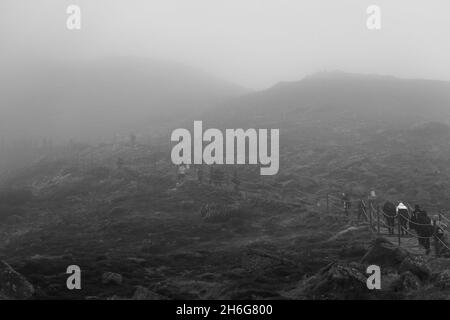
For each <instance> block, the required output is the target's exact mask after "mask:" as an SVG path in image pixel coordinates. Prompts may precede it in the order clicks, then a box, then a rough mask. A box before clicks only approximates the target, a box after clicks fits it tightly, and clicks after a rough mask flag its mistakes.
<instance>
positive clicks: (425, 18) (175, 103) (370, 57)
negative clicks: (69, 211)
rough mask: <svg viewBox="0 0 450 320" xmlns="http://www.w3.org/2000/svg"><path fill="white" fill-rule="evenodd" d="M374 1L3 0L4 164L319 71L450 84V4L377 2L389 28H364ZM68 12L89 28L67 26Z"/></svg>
mask: <svg viewBox="0 0 450 320" xmlns="http://www.w3.org/2000/svg"><path fill="white" fill-rule="evenodd" d="M372 4H374V3H372V2H371V1H370V2H369V1H360V0H342V1H332V0H318V1H299V0H277V1H275V0H246V1H238V0H227V1H222V0H220V1H219V0H189V1H185V0H164V1H149V0H141V1H138V0H126V1H125V0H120V1H113V0H96V1H92V0H71V1H66V0H34V1H29V0H2V1H1V2H0V68H1V73H0V113H1V114H0V135H1V139H2V140H1V141H2V142H1V146H0V147H1V148H2V154H3V155H4V156H3V160H2V161H3V162H4V161H5V157H6V156H5V155H7V156H8V157H9V158H10V161H9V162H11V163H14V164H18V163H20V162H21V161H22V160H25V159H27V158H28V156H26V155H25V154H30V155H33V154H34V151H32V150H31V149H33V148H37V149H39V148H40V149H42V148H43V150H47V149H48V148H49V146H50V145H51V144H52V142H55V141H56V142H57V141H59V142H61V141H63V142H64V143H67V142H68V141H70V140H75V141H82V142H88V143H91V142H98V141H107V140H112V139H115V137H117V136H120V135H121V136H124V135H125V136H126V135H128V134H129V133H130V132H135V133H137V134H138V135H139V134H141V133H142V134H147V135H151V133H152V132H153V131H154V130H156V129H161V128H162V129H164V128H167V127H170V126H171V124H172V123H176V121H177V120H180V119H193V118H194V117H195V115H197V114H200V112H202V111H204V110H205V109H207V108H211V107H214V106H221V104H222V103H224V101H227V100H228V99H232V98H236V97H239V96H242V95H245V94H247V93H250V92H253V91H257V90H263V89H266V88H270V87H272V86H274V85H276V84H277V83H279V82H283V81H298V80H301V79H302V78H304V77H305V76H308V75H311V74H314V73H316V72H321V71H332V70H344V71H346V72H354V73H364V74H368V73H369V74H370V73H376V74H386V75H394V76H397V77H401V78H422V79H440V80H450V64H449V62H448V55H449V47H450V44H449V41H448V38H449V30H450V28H449V27H448V10H449V9H450V4H449V3H448V1H444V0H431V1H426V2H425V1H421V0H413V1H411V0H398V1H395V2H394V1H387V0H379V1H377V2H376V4H377V5H378V6H380V8H381V30H369V29H368V28H367V27H366V20H367V17H368V14H367V13H366V9H367V7H368V6H369V5H372ZM69 5H78V6H79V7H80V8H81V30H68V29H67V27H66V20H67V18H68V14H67V13H66V9H67V7H68V6H69ZM276 107H277V106H273V108H276ZM152 130H153V131H152ZM11 145H12V147H11ZM40 149H39V150H40ZM17 154H19V157H17ZM18 159H20V160H21V161H18Z"/></svg>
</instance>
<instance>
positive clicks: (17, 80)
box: [0, 57, 248, 141]
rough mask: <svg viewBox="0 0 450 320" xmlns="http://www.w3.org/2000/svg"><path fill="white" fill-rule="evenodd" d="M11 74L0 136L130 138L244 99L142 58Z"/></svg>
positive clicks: (212, 80) (5, 80)
mask: <svg viewBox="0 0 450 320" xmlns="http://www.w3.org/2000/svg"><path fill="white" fill-rule="evenodd" d="M15 67H16V66H10V67H9V68H6V70H7V71H6V72H5V73H3V75H2V76H1V77H0V83H1V86H0V88H1V89H0V92H1V98H0V103H1V105H0V108H1V110H2V120H1V122H2V123H1V127H2V132H3V134H4V135H5V136H18V135H22V136H34V137H35V136H43V137H46V136H53V137H60V138H61V137H64V138H66V139H70V138H75V139H92V140H94V141H95V140H97V139H107V138H110V137H112V136H113V135H114V134H117V133H127V132H130V131H133V130H136V131H142V132H145V131H152V130H153V129H154V128H155V127H163V126H164V125H166V124H167V123H170V121H173V120H177V121H178V120H179V119H180V118H183V117H184V116H186V114H191V113H196V112H200V111H201V110H204V109H206V108H211V107H212V106H213V105H215V104H217V103H219V102H222V101H224V100H226V99H228V98H230V97H234V96H237V95H240V94H243V93H246V92H248V90H247V89H244V88H242V87H240V86H238V85H234V84H232V83H229V82H227V81H224V80H221V79H218V78H216V77H213V76H211V75H209V74H207V73H204V72H202V71H198V70H195V69H193V68H189V67H186V66H183V65H180V64H175V63H171V62H161V61H153V60H150V59H143V58H125V57H123V58H107V59H101V60H100V59H96V60H89V61H83V60H70V61H64V62H62V61H61V62H54V61H53V62H51V63H50V62H45V61H43V62H41V61H40V62H39V63H33V62H28V63H26V64H24V65H23V66H21V67H19V68H15ZM8 71H9V72H8ZM18 131H20V132H18ZM55 140H57V139H55Z"/></svg>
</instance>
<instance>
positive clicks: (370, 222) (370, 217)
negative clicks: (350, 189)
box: [369, 209, 373, 230]
mask: <svg viewBox="0 0 450 320" xmlns="http://www.w3.org/2000/svg"><path fill="white" fill-rule="evenodd" d="M369 224H370V229H371V230H373V228H372V209H370V210H369Z"/></svg>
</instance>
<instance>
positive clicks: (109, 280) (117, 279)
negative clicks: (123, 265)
mask: <svg viewBox="0 0 450 320" xmlns="http://www.w3.org/2000/svg"><path fill="white" fill-rule="evenodd" d="M122 281H123V278H122V275H120V274H118V273H114V272H105V273H104V274H103V275H102V283H103V284H114V285H121V284H122Z"/></svg>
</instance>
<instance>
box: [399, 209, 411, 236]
mask: <svg viewBox="0 0 450 320" xmlns="http://www.w3.org/2000/svg"><path fill="white" fill-rule="evenodd" d="M396 214H397V217H398V223H399V224H400V234H401V235H402V236H403V235H406V234H407V230H408V220H409V211H408V207H407V206H405V205H404V204H403V202H400V203H399V204H398V206H397V208H396Z"/></svg>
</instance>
